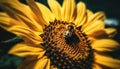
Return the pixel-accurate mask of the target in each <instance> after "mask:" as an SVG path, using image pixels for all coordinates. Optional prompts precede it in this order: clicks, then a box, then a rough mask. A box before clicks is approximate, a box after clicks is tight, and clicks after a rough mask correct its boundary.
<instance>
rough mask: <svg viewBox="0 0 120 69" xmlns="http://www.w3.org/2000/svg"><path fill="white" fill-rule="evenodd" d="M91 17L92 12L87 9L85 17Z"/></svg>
mask: <svg viewBox="0 0 120 69" xmlns="http://www.w3.org/2000/svg"><path fill="white" fill-rule="evenodd" d="M92 15H93V12H92V11H91V10H89V9H87V17H88V18H89V17H90V16H92Z"/></svg>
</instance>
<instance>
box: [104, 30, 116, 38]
mask: <svg viewBox="0 0 120 69" xmlns="http://www.w3.org/2000/svg"><path fill="white" fill-rule="evenodd" d="M105 31H106V33H107V34H108V36H109V37H114V36H115V35H116V34H117V30H116V29H115V28H105Z"/></svg>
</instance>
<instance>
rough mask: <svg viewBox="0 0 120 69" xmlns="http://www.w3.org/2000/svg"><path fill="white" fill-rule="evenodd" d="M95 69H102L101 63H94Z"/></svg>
mask: <svg viewBox="0 0 120 69" xmlns="http://www.w3.org/2000/svg"><path fill="white" fill-rule="evenodd" d="M93 69H102V68H101V67H100V66H99V65H97V64H95V63H94V64H93Z"/></svg>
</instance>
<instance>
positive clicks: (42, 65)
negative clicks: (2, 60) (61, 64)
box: [18, 57, 50, 69]
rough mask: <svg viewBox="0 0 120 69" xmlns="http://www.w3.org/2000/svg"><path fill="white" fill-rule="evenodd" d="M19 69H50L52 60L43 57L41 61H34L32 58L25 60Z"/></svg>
mask: <svg viewBox="0 0 120 69" xmlns="http://www.w3.org/2000/svg"><path fill="white" fill-rule="evenodd" d="M18 69H50V59H48V58H47V57H42V58H41V59H32V60H31V57H29V58H27V59H25V60H24V61H23V62H22V63H21V64H20V65H19V66H18Z"/></svg>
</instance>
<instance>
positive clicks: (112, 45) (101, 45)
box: [91, 39, 120, 52]
mask: <svg viewBox="0 0 120 69" xmlns="http://www.w3.org/2000/svg"><path fill="white" fill-rule="evenodd" d="M91 45H92V48H93V49H95V50H96V51H102V52H106V51H113V50H116V49H118V48H119V47H120V44H119V43H118V42H116V41H114V40H111V39H99V40H96V41H94V42H93V43H92V44H91Z"/></svg>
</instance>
